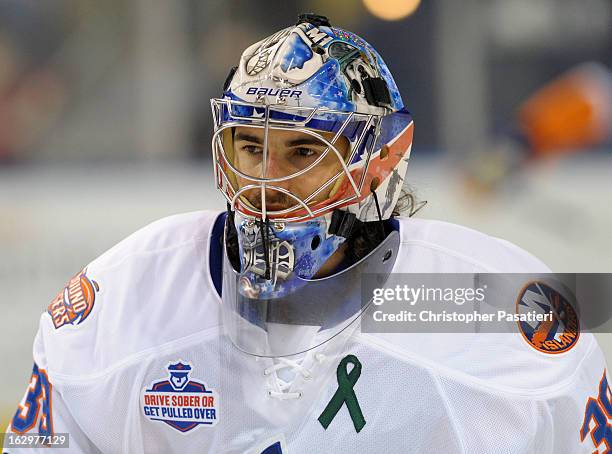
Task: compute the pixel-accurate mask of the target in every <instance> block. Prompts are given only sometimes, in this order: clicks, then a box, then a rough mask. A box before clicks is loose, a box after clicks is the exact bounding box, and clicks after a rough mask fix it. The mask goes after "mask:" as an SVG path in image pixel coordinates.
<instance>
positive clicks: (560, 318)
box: [516, 281, 580, 354]
mask: <svg viewBox="0 0 612 454" xmlns="http://www.w3.org/2000/svg"><path fill="white" fill-rule="evenodd" d="M533 311H535V312H538V313H543V314H550V313H552V314H553V317H552V321H550V320H546V321H542V322H537V321H533V322H527V321H519V322H518V325H519V330H520V331H521V334H522V336H523V338H524V339H525V340H526V341H527V343H528V344H529V345H531V346H532V347H533V348H535V349H536V350H538V351H540V352H543V353H549V354H557V353H564V352H567V351H569V350H570V349H572V347H574V345H576V343H577V342H578V338H579V337H580V326H579V320H578V316H577V315H576V311H575V310H574V308H573V307H572V305H571V304H570V302H569V301H568V300H567V299H566V298H565V297H564V296H563V295H562V294H561V293H559V292H558V291H557V290H555V289H554V288H552V287H551V286H549V285H547V284H545V283H544V282H540V281H533V282H529V283H528V284H527V285H525V286H524V287H523V289H522V290H521V292H520V293H519V296H518V298H517V300H516V312H517V314H522V313H525V314H527V313H528V312H533Z"/></svg>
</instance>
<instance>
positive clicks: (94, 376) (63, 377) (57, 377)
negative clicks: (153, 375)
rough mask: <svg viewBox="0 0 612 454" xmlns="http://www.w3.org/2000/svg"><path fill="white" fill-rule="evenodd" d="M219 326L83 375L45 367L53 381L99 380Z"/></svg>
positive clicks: (200, 337)
mask: <svg viewBox="0 0 612 454" xmlns="http://www.w3.org/2000/svg"><path fill="white" fill-rule="evenodd" d="M219 326H220V325H215V326H211V327H208V328H206V329H205V330H202V331H198V332H196V333H192V334H189V335H188V336H185V337H181V338H178V339H173V340H171V341H168V342H165V343H163V344H160V345H155V346H152V347H148V348H146V349H144V350H140V351H137V352H134V353H131V354H129V355H127V356H126V357H124V358H122V359H120V360H119V361H116V362H114V363H113V364H110V365H109V366H107V367H105V368H104V369H101V370H99V371H96V372H93V373H91V374H87V375H85V374H83V375H69V374H63V373H61V372H55V371H54V370H53V368H52V367H47V373H48V374H49V375H50V376H52V377H53V381H54V382H64V383H68V382H72V383H75V382H90V381H95V380H99V379H100V378H102V377H105V376H107V375H111V374H113V373H114V372H116V371H118V370H121V369H123V368H125V367H128V366H129V365H130V364H132V363H135V362H138V361H140V360H142V359H145V358H147V357H149V356H152V355H160V354H170V353H172V352H173V351H175V350H178V349H180V348H185V347H188V346H189V345H191V344H193V343H198V342H201V341H202V340H203V339H206V338H208V337H211V336H213V335H216V334H218V330H219Z"/></svg>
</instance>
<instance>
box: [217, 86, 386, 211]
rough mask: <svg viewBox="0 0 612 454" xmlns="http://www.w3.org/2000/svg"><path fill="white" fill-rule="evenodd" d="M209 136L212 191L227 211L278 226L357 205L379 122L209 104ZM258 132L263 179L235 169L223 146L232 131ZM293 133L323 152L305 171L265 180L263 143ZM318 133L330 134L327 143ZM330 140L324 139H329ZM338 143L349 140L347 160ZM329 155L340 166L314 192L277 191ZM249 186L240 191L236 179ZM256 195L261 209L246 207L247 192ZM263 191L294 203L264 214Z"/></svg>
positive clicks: (321, 111) (316, 111)
mask: <svg viewBox="0 0 612 454" xmlns="http://www.w3.org/2000/svg"><path fill="white" fill-rule="evenodd" d="M211 107H212V112H213V121H214V133H213V137H212V152H213V160H214V175H215V185H216V187H217V189H219V190H220V191H221V193H222V194H223V195H224V197H225V198H226V200H227V202H228V203H229V204H230V206H231V207H232V208H233V209H235V210H236V211H238V212H240V213H241V214H242V215H244V216H245V217H247V218H250V219H253V220H265V219H270V220H278V221H279V222H299V221H304V220H308V219H312V218H315V217H318V216H322V215H324V214H326V213H329V212H331V211H332V210H334V209H335V208H341V207H343V206H346V205H349V204H351V202H354V201H355V200H357V199H359V198H360V197H361V196H362V194H363V190H364V182H365V176H366V174H367V169H368V165H369V162H370V158H371V157H372V154H373V153H374V151H375V148H376V143H377V141H378V138H379V136H380V126H381V121H382V117H381V116H378V115H374V114H361V113H356V112H343V111H339V110H333V109H328V108H324V107H317V108H309V107H290V106H285V105H282V104H280V105H279V104H275V105H270V104H264V103H247V102H243V101H237V100H233V99H219V98H217V99H212V100H211ZM245 126H246V127H249V128H258V129H263V145H262V163H263V164H262V166H263V167H262V169H263V171H262V174H261V175H253V174H248V173H247V172H245V171H243V170H241V169H239V168H238V166H236V165H235V162H234V161H233V159H232V158H231V156H233V152H234V151H233V150H229V149H227V148H228V144H227V143H225V142H224V135H225V134H228V133H230V132H231V131H232V128H235V127H245ZM271 130H272V131H273V130H278V131H295V132H301V133H303V134H306V135H309V136H312V137H313V138H315V139H316V140H318V141H320V142H321V143H322V144H323V145H324V146H325V149H324V151H323V152H322V153H321V155H320V156H318V157H317V158H316V159H315V160H314V161H313V162H311V163H309V164H308V165H307V166H305V167H304V168H301V169H299V170H297V171H295V172H292V173H289V174H287V175H282V176H276V177H269V175H267V171H266V169H267V163H268V158H269V150H268V142H269V141H268V138H269V134H270V131H271ZM323 133H332V134H333V137H332V138H331V139H327V138H325V137H324V135H323ZM328 135H329V134H328ZM342 137H346V138H348V140H349V144H350V147H349V150H348V153H347V156H346V157H343V156H342V153H341V151H340V150H339V149H338V142H339V140H340V139H341V138H342ZM330 153H331V154H332V155H333V156H335V158H336V159H337V161H338V163H339V164H340V170H338V171H337V172H336V173H335V174H334V175H332V176H331V177H330V178H329V179H328V180H327V181H322V182H321V184H320V185H319V186H318V188H317V189H315V190H314V192H312V193H311V194H309V195H308V196H306V197H304V198H300V197H299V196H298V195H296V194H293V193H292V192H291V191H289V190H287V189H285V188H282V187H280V186H279V185H278V183H279V182H282V181H287V180H290V179H294V178H299V177H300V176H302V175H304V174H306V173H307V172H309V171H311V170H312V169H313V168H314V167H316V166H317V165H319V164H320V163H321V162H322V161H323V160H324V159H325V158H326V157H327V156H328V154H330ZM238 177H240V178H241V179H242V180H246V181H247V182H248V184H246V185H244V184H243V185H242V186H241V185H239V183H238V181H237V178H238ZM330 186H333V188H334V189H332V191H331V192H330V194H329V196H327V197H326V199H325V200H322V201H317V197H318V196H319V195H320V194H321V193H322V191H323V190H324V189H325V188H329V187H330ZM253 190H257V191H260V194H261V208H258V207H255V206H254V205H253V204H251V203H249V201H248V200H247V198H246V197H245V193H246V192H247V191H253ZM266 190H268V191H270V190H272V191H278V192H279V193H282V194H284V195H285V196H287V197H288V198H289V199H290V200H292V201H294V202H295V203H294V204H293V205H292V206H290V207H288V208H284V209H281V210H268V209H267V206H266Z"/></svg>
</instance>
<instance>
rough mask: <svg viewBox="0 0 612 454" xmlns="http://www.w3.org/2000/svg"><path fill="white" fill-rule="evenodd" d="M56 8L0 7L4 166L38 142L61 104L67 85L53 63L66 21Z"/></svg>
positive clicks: (11, 0) (0, 153) (9, 0)
mask: <svg viewBox="0 0 612 454" xmlns="http://www.w3.org/2000/svg"><path fill="white" fill-rule="evenodd" d="M52 6H58V2H56V1H49V2H47V4H46V5H45V6H44V7H42V6H40V3H39V2H33V1H23V0H20V1H17V0H4V1H2V2H0V163H3V162H8V161H11V160H16V159H18V158H19V157H20V155H21V153H23V152H24V151H25V150H27V149H28V148H29V147H30V146H32V145H33V144H34V143H36V142H37V141H38V140H40V138H41V135H42V133H43V132H44V131H45V130H46V129H47V128H48V127H49V125H50V124H51V122H52V121H53V119H54V118H55V117H56V116H57V114H58V113H59V112H60V110H61V107H62V105H63V101H64V98H65V96H64V93H65V90H64V81H63V79H62V77H61V75H60V74H59V73H58V71H57V70H56V68H55V67H54V64H53V57H54V56H55V55H56V52H57V51H58V49H59V45H60V43H61V38H62V31H61V25H62V20H61V16H58V14H53V10H52V9H51V7H52ZM56 11H57V10H56Z"/></svg>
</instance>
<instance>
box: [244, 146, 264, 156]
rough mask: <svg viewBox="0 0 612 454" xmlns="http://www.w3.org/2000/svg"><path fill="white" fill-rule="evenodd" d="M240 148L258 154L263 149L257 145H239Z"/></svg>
mask: <svg viewBox="0 0 612 454" xmlns="http://www.w3.org/2000/svg"><path fill="white" fill-rule="evenodd" d="M240 149H241V150H242V151H244V152H246V153H248V154H260V153H261V152H262V151H263V149H262V148H261V147H258V146H257V145H245V146H243V147H240Z"/></svg>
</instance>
